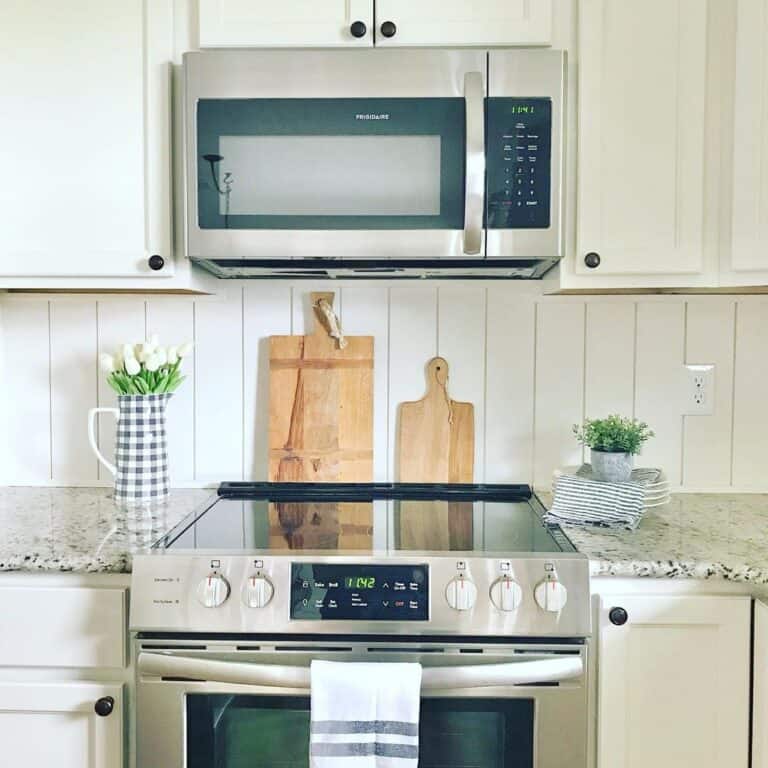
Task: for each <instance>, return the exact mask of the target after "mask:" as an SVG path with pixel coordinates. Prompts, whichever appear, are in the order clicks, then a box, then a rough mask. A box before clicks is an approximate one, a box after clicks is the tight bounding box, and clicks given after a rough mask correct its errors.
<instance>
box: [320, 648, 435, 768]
mask: <svg viewBox="0 0 768 768" xmlns="http://www.w3.org/2000/svg"><path fill="white" fill-rule="evenodd" d="M311 697H312V706H311V710H312V722H311V731H310V737H309V739H310V745H309V762H310V766H311V768H416V764H417V763H418V759H419V704H420V702H421V664H398V663H393V664H389V663H386V664H385V663H382V664H375V663H343V662H335V661H313V662H312V666H311Z"/></svg>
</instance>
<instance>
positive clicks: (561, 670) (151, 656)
mask: <svg viewBox="0 0 768 768" xmlns="http://www.w3.org/2000/svg"><path fill="white" fill-rule="evenodd" d="M137 665H138V670H139V673H140V674H143V675H153V676H156V677H176V678H179V677H181V678H188V679H191V680H201V681H205V682H212V683H229V684H232V685H254V686H260V687H266V688H294V689H302V690H309V682H310V675H309V667H294V666H284V665H279V664H251V663H246V662H238V661H216V660H211V659H197V658H190V657H187V656H168V655H165V654H161V653H140V654H139V658H138V662H137ZM583 673H584V664H583V662H582V660H581V658H580V657H575V656H563V657H558V658H553V659H542V660H538V661H518V662H513V663H509V664H474V665H464V666H452V667H425V668H424V670H423V671H422V676H421V690H422V691H441V690H460V689H462V688H487V687H491V686H494V687H495V686H501V687H504V686H510V685H526V684H530V683H560V682H564V681H566V680H573V679H575V678H579V677H581V676H582V674H583Z"/></svg>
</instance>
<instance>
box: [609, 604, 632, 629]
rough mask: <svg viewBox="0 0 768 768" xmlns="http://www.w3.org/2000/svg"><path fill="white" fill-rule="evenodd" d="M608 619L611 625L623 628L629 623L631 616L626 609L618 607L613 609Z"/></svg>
mask: <svg viewBox="0 0 768 768" xmlns="http://www.w3.org/2000/svg"><path fill="white" fill-rule="evenodd" d="M608 618H609V619H610V622H611V624H614V625H615V626H617V627H623V626H624V625H625V624H626V623H627V622H628V621H629V614H628V613H627V611H626V609H624V608H619V607H616V608H611V610H610V611H609V612H608Z"/></svg>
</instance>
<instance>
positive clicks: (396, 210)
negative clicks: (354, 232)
mask: <svg viewBox="0 0 768 768" xmlns="http://www.w3.org/2000/svg"><path fill="white" fill-rule="evenodd" d="M464 110H465V103H464V99H458V98H439V99H202V100H200V101H199V102H198V104H197V155H196V162H197V180H198V185H197V189H198V206H197V207H198V225H199V227H200V228H201V229H463V227H464V166H465V151H464V145H465V115H464Z"/></svg>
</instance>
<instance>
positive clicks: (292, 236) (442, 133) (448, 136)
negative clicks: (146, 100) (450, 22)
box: [183, 50, 565, 278]
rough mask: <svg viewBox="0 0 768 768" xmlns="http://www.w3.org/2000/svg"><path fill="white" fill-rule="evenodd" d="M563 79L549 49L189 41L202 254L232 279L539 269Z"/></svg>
mask: <svg viewBox="0 0 768 768" xmlns="http://www.w3.org/2000/svg"><path fill="white" fill-rule="evenodd" d="M564 82H565V55H564V53H562V52H560V51H548V50H501V51H490V52H488V51H454V50H418V51H416V50H414V51H402V50H387V51H243V50H227V51H205V52H195V53H188V54H186V55H185V56H184V121H185V123H184V132H183V134H184V152H185V159H186V162H185V174H186V179H185V189H186V195H185V219H186V232H185V235H186V251H187V255H188V256H189V258H190V259H192V260H194V261H196V262H198V263H200V264H201V265H202V266H204V267H206V268H207V269H209V270H210V271H212V272H214V273H215V274H217V275H219V276H221V277H247V276H262V275H271V276H275V275H285V276H298V275H302V274H304V275H311V276H313V277H314V276H319V275H322V274H328V275H332V276H333V275H344V276H359V277H371V276H386V277H393V276H415V275H418V276H425V275H427V276H428V275H430V274H434V275H454V276H469V277H472V276H480V277H491V276H493V277H496V276H504V277H533V278H535V277H540V276H541V275H543V274H544V273H545V272H546V271H547V270H548V269H549V268H550V267H551V266H552V265H553V264H555V263H556V262H557V260H558V259H559V258H560V257H561V256H562V251H563V231H562V230H563V227H562V216H563V212H562V207H563V206H562V190H563V184H562V173H563V111H564V110H563V100H564Z"/></svg>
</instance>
